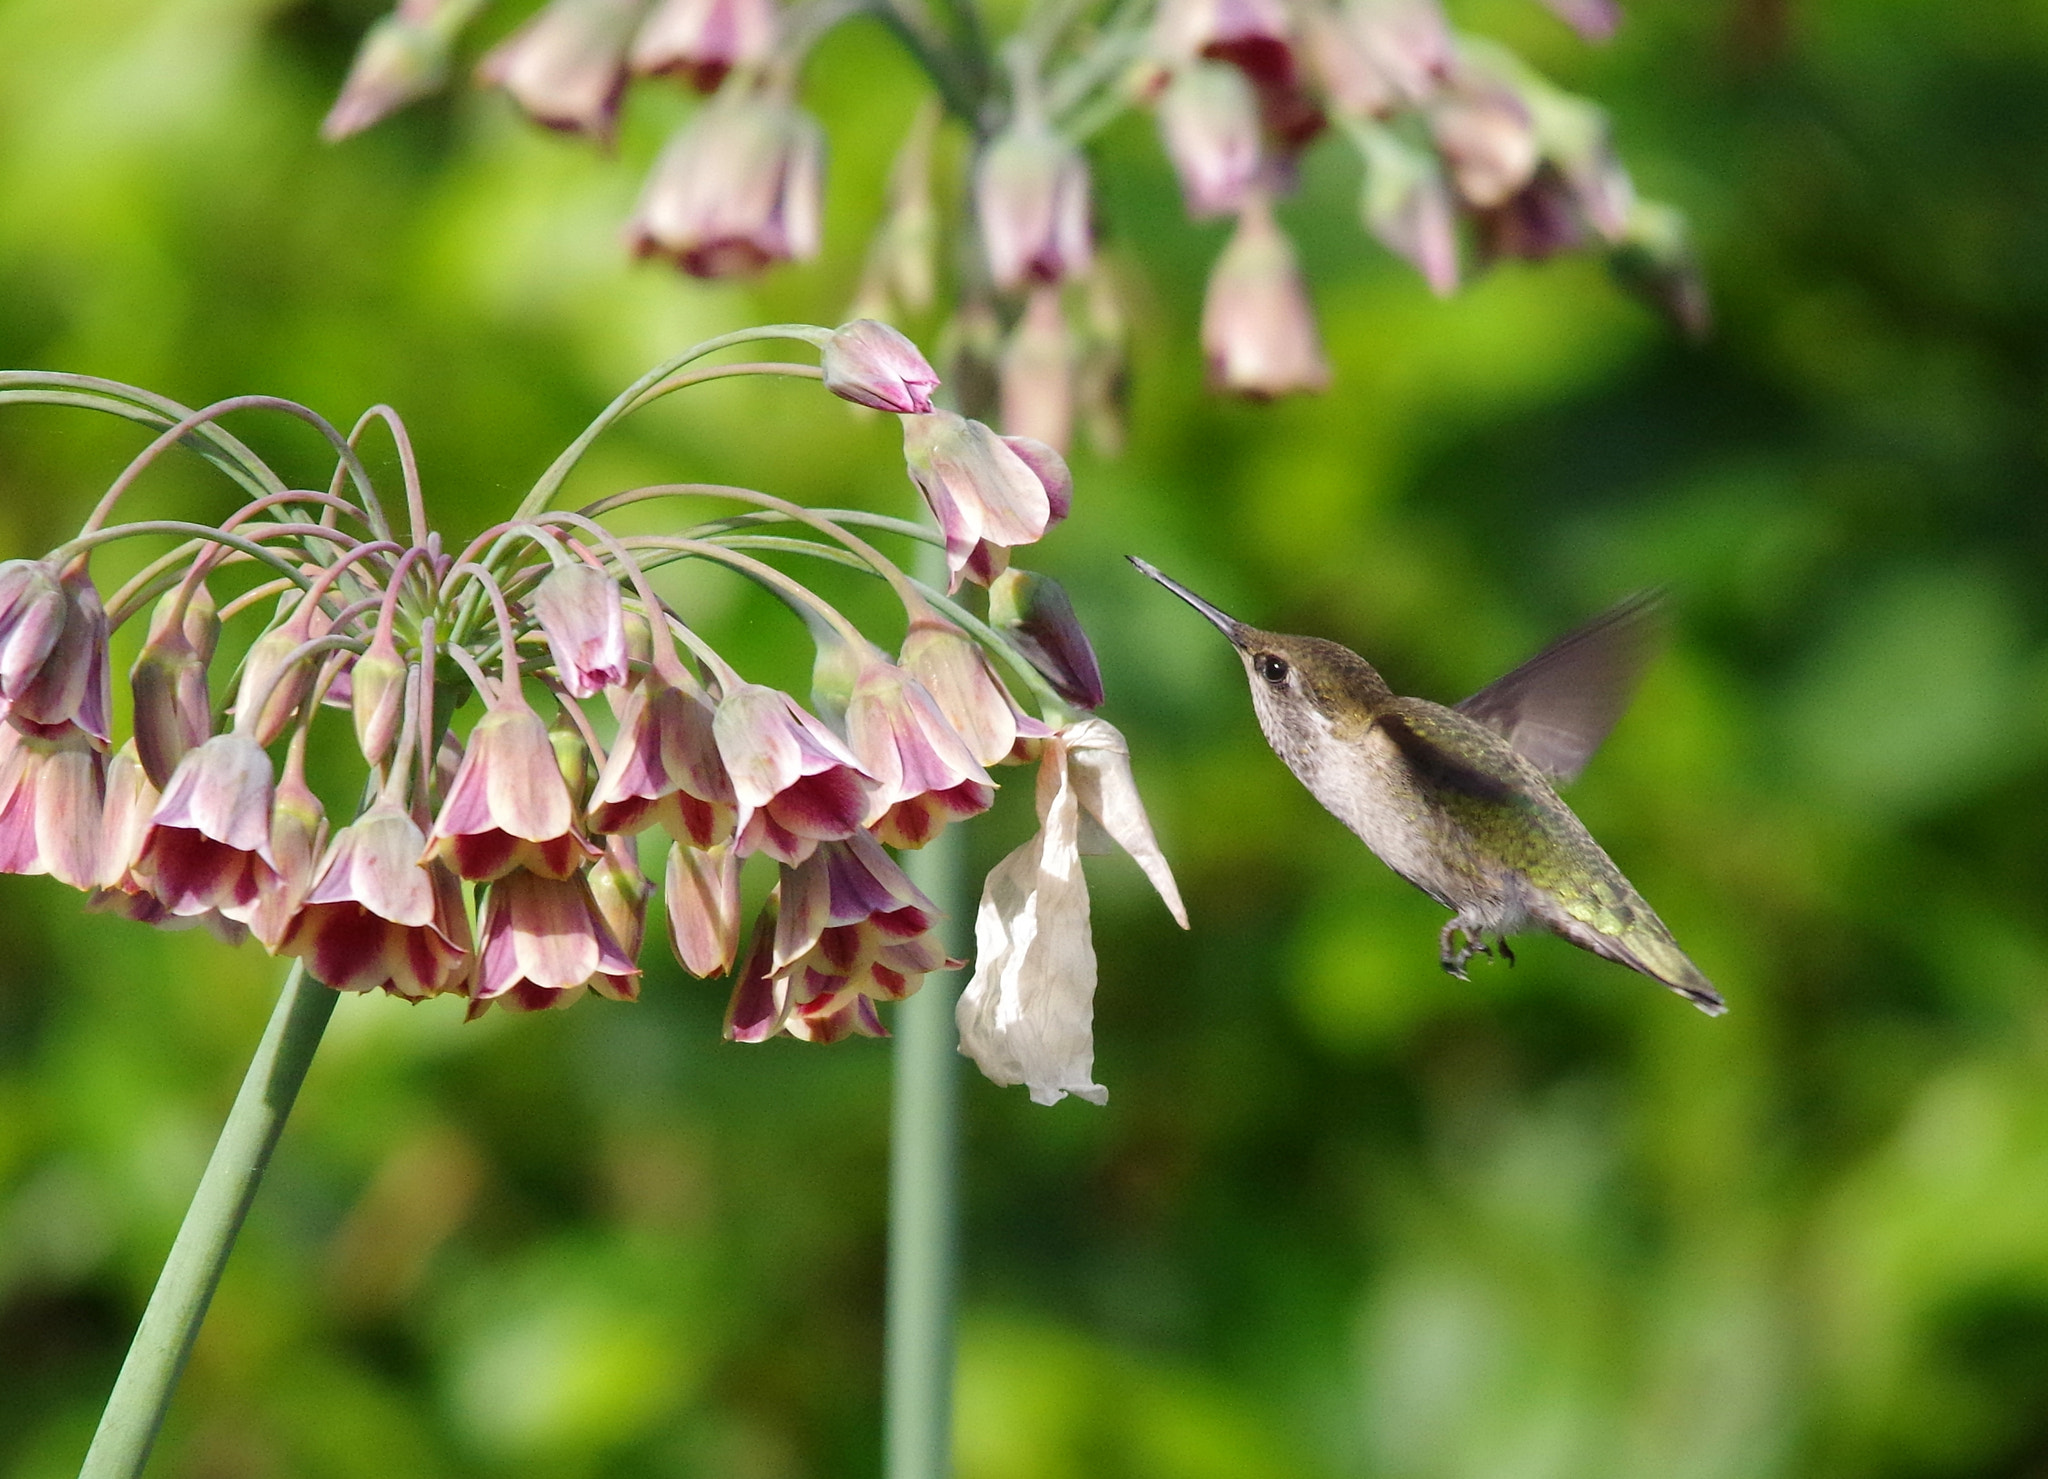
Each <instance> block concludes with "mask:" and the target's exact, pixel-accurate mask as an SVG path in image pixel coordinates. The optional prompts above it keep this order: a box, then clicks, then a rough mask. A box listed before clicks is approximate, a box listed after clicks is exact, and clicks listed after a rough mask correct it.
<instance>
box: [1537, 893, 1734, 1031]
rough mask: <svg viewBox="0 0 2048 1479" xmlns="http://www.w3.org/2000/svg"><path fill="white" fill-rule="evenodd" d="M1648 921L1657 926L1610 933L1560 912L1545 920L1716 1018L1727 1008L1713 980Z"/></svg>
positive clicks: (1585, 946)
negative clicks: (1621, 932)
mask: <svg viewBox="0 0 2048 1479" xmlns="http://www.w3.org/2000/svg"><path fill="white" fill-rule="evenodd" d="M1651 922H1652V923H1656V924H1657V925H1658V927H1657V928H1655V929H1646V928H1644V927H1643V926H1642V925H1640V924H1638V925H1636V926H1635V927H1633V928H1631V929H1629V930H1628V931H1627V932H1626V933H1625V934H1619V935H1609V934H1602V933H1601V932H1600V931H1598V930H1596V929H1594V928H1593V927H1592V926H1590V925H1588V924H1586V923H1585V922H1584V921H1582V920H1578V919H1574V918H1572V917H1571V916H1570V915H1568V914H1565V913H1563V912H1562V911H1559V912H1558V913H1557V914H1556V915H1555V916H1553V917H1552V918H1550V919H1546V920H1545V921H1544V923H1546V924H1548V925H1549V926H1550V928H1551V929H1553V930H1555V931H1556V932H1557V933H1558V934H1560V935H1562V936H1564V938H1565V939H1567V940H1569V941H1571V942H1572V943H1573V944H1574V945H1577V946H1578V947H1579V948H1580V949H1582V950H1590V951H1592V952H1593V953H1594V954H1595V955H1601V956H1605V957H1606V958H1607V959H1609V960H1611V961H1613V962H1615V963H1616V964H1617V965H1625V966H1627V967H1628V968H1629V969H1630V970H1632V971H1639V972H1641V973H1642V974H1643V975H1645V976H1648V977H1649V978H1650V979H1651V980H1653V981H1656V982H1658V983H1659V984H1661V985H1664V986H1667V987H1669V988H1670V989H1671V990H1673V991H1675V992H1677V993H1678V994H1679V995H1680V996H1682V997H1684V998H1685V999H1686V1000H1687V1001H1689V1002H1691V1003H1692V1004H1693V1005H1694V1006H1696V1007H1698V1008H1699V1009H1700V1010H1701V1011H1703V1012H1705V1013H1706V1014H1707V1015H1708V1016H1709V1017H1718V1016H1720V1015H1721V1014H1722V1013H1723V1012H1725V1011H1727V1010H1728V1003H1727V1002H1726V1001H1725V1000H1723V998H1722V996H1721V993H1720V992H1718V991H1716V990H1715V989H1714V983H1713V982H1712V981H1709V980H1708V979H1707V978H1706V976H1705V975H1704V974H1702V973H1701V971H1700V968H1699V967H1698V966H1696V965H1694V964H1693V963H1692V958H1691V957H1690V956H1688V955H1687V954H1686V953H1685V952H1684V951H1683V950H1681V949H1679V948H1678V942H1677V941H1676V940H1674V939H1672V938H1671V935H1670V933H1669V932H1668V931H1666V930H1665V929H1664V928H1663V927H1662V925H1661V922H1659V921H1657V920H1656V919H1655V916H1652V921H1651Z"/></svg>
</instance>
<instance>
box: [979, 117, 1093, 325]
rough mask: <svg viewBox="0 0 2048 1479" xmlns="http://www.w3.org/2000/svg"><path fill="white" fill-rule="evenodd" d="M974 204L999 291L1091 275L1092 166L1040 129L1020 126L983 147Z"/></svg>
mask: <svg viewBox="0 0 2048 1479" xmlns="http://www.w3.org/2000/svg"><path fill="white" fill-rule="evenodd" d="M974 203H975V209H976V211H977V213H978V214H979V216H980V220H981V239H982V248H983V250H984V251H985V252H986V253H987V254H988V270H989V278H990V280H991V281H992V282H993V283H994V284H995V286H996V290H997V291H998V292H1005V293H1007V292H1011V291H1013V290H1015V289H1017V288H1020V287H1022V286H1023V285H1024V284H1025V283H1028V282H1045V283H1056V282H1060V281H1062V280H1064V279H1065V278H1068V277H1076V276H1079V275H1081V274H1083V273H1085V272H1086V271H1087V270H1088V264H1089V260H1090V257H1091V255H1092V251H1093V248H1092V242H1091V233H1090V230H1089V224H1088V210H1089V201H1088V164H1087V161H1086V160H1084V159H1083V158H1082V157H1081V152H1080V150H1078V149H1076V148H1075V147H1074V146H1073V145H1072V144H1070V143H1068V142H1067V141H1066V140H1064V139H1062V138H1060V137H1059V136H1058V135H1056V134H1055V133H1053V132H1052V131H1051V130H1050V129H1049V128H1046V127H1045V126H1043V125H1042V124H1040V125H1032V124H1028V123H1017V124H1013V125H1011V127H1009V128H1007V129H1005V130H1004V131H1003V132H1002V133H1000V134H998V135H997V136H996V137H995V138H994V139H993V140H991V141H990V142H989V144H988V145H987V146H986V147H985V148H984V149H983V150H982V154H981V160H980V163H979V165H978V167H977V168H976V170H975V177H974Z"/></svg>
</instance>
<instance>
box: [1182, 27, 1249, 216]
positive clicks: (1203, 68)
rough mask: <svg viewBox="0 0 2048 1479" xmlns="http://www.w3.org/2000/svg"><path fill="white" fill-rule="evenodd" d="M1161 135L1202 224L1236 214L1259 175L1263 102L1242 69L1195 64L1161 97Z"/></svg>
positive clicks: (1191, 210) (1189, 205)
mask: <svg viewBox="0 0 2048 1479" xmlns="http://www.w3.org/2000/svg"><path fill="white" fill-rule="evenodd" d="M1159 132H1160V136H1161V137H1162V138H1163V139H1164V140H1165V142H1166V153H1167V157H1168V158H1169V159H1171V160H1172V161H1173V169H1174V173H1175V174H1177V175H1178V176H1179V177H1180V191H1181V198H1182V199H1183V200H1184V201H1186V202H1187V208H1188V214H1189V215H1190V216H1193V217H1194V218H1195V219H1196V220H1198V221H1203V220H1208V219H1210V218H1212V217H1215V216H1227V215H1235V214H1236V213H1237V211H1238V210H1239V209H1240V208H1241V207H1242V206H1243V205H1244V202H1245V197H1246V195H1247V194H1248V193H1249V191H1250V190H1251V188H1252V186H1253V184H1254V183H1256V181H1257V180H1258V177H1259V162H1260V156H1261V153H1262V150H1261V147H1260V142H1259V104H1258V99H1257V97H1256V96H1254V94H1253V92H1252V88H1251V84H1250V83H1248V82H1246V81H1245V78H1244V74H1243V73H1242V72H1240V71H1239V70H1238V69H1237V68H1235V67H1231V66H1226V65H1224V64H1223V63H1220V62H1209V61H1195V62H1191V63H1189V64H1188V65H1186V66H1184V67H1182V68H1181V69H1180V70H1179V71H1177V72H1176V73H1175V74H1174V77H1173V81H1172V82H1171V83H1170V84H1169V85H1168V86H1167V89H1166V91H1165V92H1164V93H1162V94H1161V95H1160V98H1159Z"/></svg>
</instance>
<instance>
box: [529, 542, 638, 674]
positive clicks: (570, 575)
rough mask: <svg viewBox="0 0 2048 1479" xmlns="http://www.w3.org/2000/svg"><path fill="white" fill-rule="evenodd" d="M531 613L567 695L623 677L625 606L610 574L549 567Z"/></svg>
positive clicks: (581, 567) (583, 567)
mask: <svg viewBox="0 0 2048 1479" xmlns="http://www.w3.org/2000/svg"><path fill="white" fill-rule="evenodd" d="M533 614H534V615H535V617H537V618H538V619H539V621H540V629H541V631H542V633H543V634H544V635H545V636H546V637H547V641H548V651H549V652H550V653H552V654H553V655H554V659H555V675H556V676H557V677H558V678H560V679H561V682H562V687H563V688H565V689H567V690H568V691H569V694H570V696H571V697H573V698H592V697H594V696H596V695H597V694H599V693H601V692H603V691H604V689H605V687H606V686H607V685H609V684H613V683H621V684H622V683H624V682H625V681H626V607H625V602H624V600H623V599H622V598H621V597H620V595H619V583H618V582H617V581H615V580H613V579H612V578H611V577H610V576H609V575H606V574H605V573H604V572H603V571H602V570H597V569H593V568H592V567H591V566H589V565H582V564H576V565H562V566H558V567H557V568H555V569H553V570H550V571H549V572H548V573H547V575H546V577H545V578H544V579H542V581H541V583H540V587H539V588H538V589H537V590H535V591H534V593H533Z"/></svg>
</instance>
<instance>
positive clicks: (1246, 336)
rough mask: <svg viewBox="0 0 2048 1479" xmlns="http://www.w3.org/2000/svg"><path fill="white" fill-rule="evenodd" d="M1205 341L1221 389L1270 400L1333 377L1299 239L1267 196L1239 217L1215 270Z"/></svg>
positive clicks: (1205, 307) (1205, 308) (1206, 305)
mask: <svg viewBox="0 0 2048 1479" xmlns="http://www.w3.org/2000/svg"><path fill="white" fill-rule="evenodd" d="M1202 348H1203V350H1204V351H1205V352H1206V354H1207V356H1208V360H1209V380H1210V383H1211V384H1212V385H1214V386H1215V387H1216V388H1217V389H1218V390H1226V391H1232V392H1235V393H1236V394H1239V395H1245V396H1250V397H1253V398H1254V399H1258V400H1267V399H1271V398H1272V397H1274V396H1282V395H1290V394H1293V393H1294V392H1296V391H1302V390H1322V389H1323V388H1325V387H1326V386H1327V385H1328V384H1329V383H1330V367H1329V364H1328V363H1327V362H1326V361H1325V360H1324V358H1323V346H1322V341H1321V339H1320V337H1319V336H1318V335H1317V333H1316V321H1315V312H1314V310H1313V309H1311V308H1310V307H1309V302H1308V291H1307V289H1306V288H1304V287H1303V286H1302V281H1301V271H1300V269H1299V268H1298V267H1297V266H1296V264H1295V260H1294V247H1293V246H1292V245H1291V244H1290V243H1289V242H1288V240H1287V236H1286V234H1285V233H1284V232H1282V231H1281V230H1280V227H1279V226H1278V224H1276V223H1275V222H1274V220H1273V212H1272V208H1271V207H1270V206H1268V205H1267V203H1266V202H1265V200H1264V199H1263V198H1261V197H1257V196H1255V197H1253V200H1252V203H1251V204H1250V205H1248V206H1247V207H1246V208H1245V210H1244V213H1243V214H1242V215H1240V216H1239V217H1238V219H1237V231H1236V234H1235V235H1233V236H1232V237H1231V239H1230V245H1229V246H1227V247H1225V248H1224V249H1223V255H1222V256H1221V257H1219V258H1218V259H1217V261H1216V266H1215V268H1214V270H1212V271H1211V272H1210V274H1209V290H1208V293H1207V295H1206V296H1205V297H1204V298H1203V301H1202Z"/></svg>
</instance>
